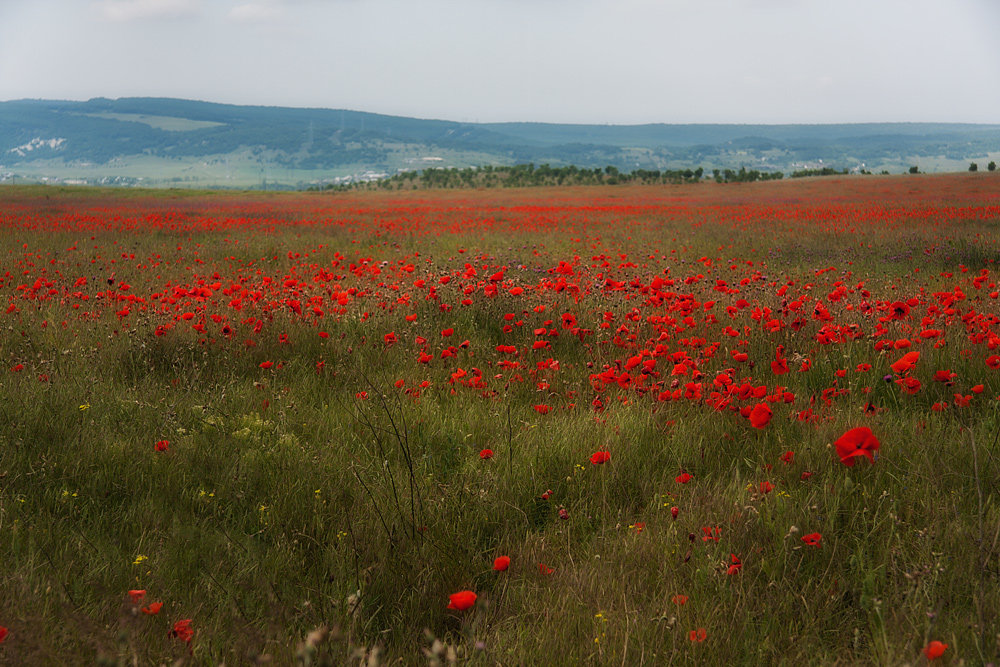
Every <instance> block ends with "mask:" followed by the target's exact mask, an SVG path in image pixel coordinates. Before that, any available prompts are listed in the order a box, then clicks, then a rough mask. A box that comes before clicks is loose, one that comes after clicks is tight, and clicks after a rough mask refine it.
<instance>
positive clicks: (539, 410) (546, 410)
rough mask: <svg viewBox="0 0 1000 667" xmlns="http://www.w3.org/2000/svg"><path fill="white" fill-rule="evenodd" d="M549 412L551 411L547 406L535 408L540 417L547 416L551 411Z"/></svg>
mask: <svg viewBox="0 0 1000 667" xmlns="http://www.w3.org/2000/svg"><path fill="white" fill-rule="evenodd" d="M551 410H552V408H550V407H549V406H547V405H536V406H535V412H537V413H538V414H540V415H547V414H549V411H551Z"/></svg>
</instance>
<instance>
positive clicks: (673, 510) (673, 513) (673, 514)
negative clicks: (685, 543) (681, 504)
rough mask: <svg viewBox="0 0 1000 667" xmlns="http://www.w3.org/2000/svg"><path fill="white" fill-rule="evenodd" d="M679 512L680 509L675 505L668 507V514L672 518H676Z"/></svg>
mask: <svg viewBox="0 0 1000 667" xmlns="http://www.w3.org/2000/svg"><path fill="white" fill-rule="evenodd" d="M680 513H681V511H680V509H679V508H678V507H676V506H675V507H671V508H670V516H671V517H672V518H674V519H676V518H677V515H678V514H680Z"/></svg>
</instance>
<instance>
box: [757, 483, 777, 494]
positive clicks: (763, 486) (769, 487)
mask: <svg viewBox="0 0 1000 667" xmlns="http://www.w3.org/2000/svg"><path fill="white" fill-rule="evenodd" d="M757 490H758V491H760V492H761V493H763V494H767V493H771V491H774V484H771V483H770V482H769V481H767V480H764V481H763V482H761V483H760V484H759V485H758V486H757Z"/></svg>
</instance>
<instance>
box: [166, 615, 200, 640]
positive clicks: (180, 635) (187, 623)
mask: <svg viewBox="0 0 1000 667" xmlns="http://www.w3.org/2000/svg"><path fill="white" fill-rule="evenodd" d="M170 636H171V637H176V638H177V639H180V640H181V641H182V642H189V643H190V641H191V638H192V637H194V630H193V629H192V628H191V619H190V618H185V619H182V620H180V621H177V622H176V623H174V629H173V631H172V632H171V633H170Z"/></svg>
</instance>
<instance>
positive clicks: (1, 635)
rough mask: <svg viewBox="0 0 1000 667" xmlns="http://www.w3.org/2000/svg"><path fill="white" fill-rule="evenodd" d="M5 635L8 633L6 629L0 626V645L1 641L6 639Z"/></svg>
mask: <svg viewBox="0 0 1000 667" xmlns="http://www.w3.org/2000/svg"><path fill="white" fill-rule="evenodd" d="M7 633H8V630H7V628H5V627H3V626H2V625H0V644H2V643H3V640H5V639H7Z"/></svg>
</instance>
